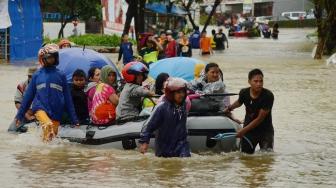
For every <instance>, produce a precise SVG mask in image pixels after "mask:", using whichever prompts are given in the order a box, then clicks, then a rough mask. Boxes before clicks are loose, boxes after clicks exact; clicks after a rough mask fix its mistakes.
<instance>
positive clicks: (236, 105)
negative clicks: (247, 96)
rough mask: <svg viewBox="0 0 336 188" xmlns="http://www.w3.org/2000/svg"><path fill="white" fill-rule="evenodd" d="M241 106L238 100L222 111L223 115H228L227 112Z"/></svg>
mask: <svg viewBox="0 0 336 188" xmlns="http://www.w3.org/2000/svg"><path fill="white" fill-rule="evenodd" d="M241 105H242V104H241V103H240V102H239V101H238V100H236V101H235V102H234V103H233V104H231V105H229V106H228V107H227V108H226V109H225V110H224V112H225V113H229V112H231V111H233V110H234V109H236V108H239V107H241Z"/></svg>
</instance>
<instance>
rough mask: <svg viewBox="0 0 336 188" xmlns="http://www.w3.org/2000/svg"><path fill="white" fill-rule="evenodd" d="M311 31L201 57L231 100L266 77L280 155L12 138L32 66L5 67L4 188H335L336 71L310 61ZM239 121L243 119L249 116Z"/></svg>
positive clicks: (0, 71) (0, 161)
mask: <svg viewBox="0 0 336 188" xmlns="http://www.w3.org/2000/svg"><path fill="white" fill-rule="evenodd" d="M311 31H312V30H311V29H307V30H302V29H301V30H281V29H280V35H279V40H277V41H274V40H267V39H231V40H230V41H229V42H230V48H229V49H228V50H227V51H225V52H224V53H221V54H215V55H214V56H212V57H210V58H204V57H199V56H198V55H197V54H198V52H197V51H194V55H195V56H194V57H195V58H201V59H203V60H204V61H207V62H216V63H218V64H220V66H221V67H222V70H223V72H224V79H225V84H226V85H227V88H228V90H229V91H230V92H239V90H240V89H241V88H243V87H247V73H248V71H249V70H250V69H252V68H261V69H262V70H263V71H264V76H265V78H264V82H265V87H266V88H268V89H270V90H272V91H273V93H274V96H275V103H274V107H273V124H274V128H275V152H274V153H261V152H257V153H256V154H254V155H251V156H248V155H244V154H241V153H239V152H233V153H223V154H211V153H210V154H193V155H192V157H191V158H190V159H161V158H156V157H154V153H153V152H150V153H149V154H146V155H141V154H139V153H138V152H137V151H121V150H113V149H109V148H106V147H99V146H83V145H80V144H75V143H69V142H67V141H63V140H55V141H54V142H53V143H51V144H48V145H47V144H43V143H42V142H41V141H40V138H39V136H38V132H31V133H29V134H24V135H10V134H8V133H7V128H8V125H9V123H10V122H11V121H12V119H13V117H14V115H15V113H16V110H15V107H14V102H13V97H14V93H15V89H16V85H17V83H18V82H19V81H22V80H24V79H25V78H26V76H25V75H26V70H27V68H26V67H17V66H12V65H0V81H1V83H2V86H1V92H0V104H1V108H0V169H1V176H0V183H1V186H0V187H2V188H7V187H8V188H9V187H74V188H75V187H78V188H83V187H146V186H152V187H336V161H335V159H336V147H335V144H336V115H335V114H336V97H335V91H336V84H335V81H336V68H335V67H332V66H330V67H327V66H326V65H325V62H324V61H320V62H319V61H314V60H312V59H311V52H310V51H311V48H312V44H311V42H309V41H308V40H307V39H306V34H308V33H309V32H311ZM115 60H116V57H115V56H113V58H112V61H115ZM235 99H236V98H235V97H234V98H232V99H231V101H233V100H235ZM234 113H235V115H236V116H237V117H239V118H240V119H242V118H243V117H244V116H243V115H244V108H241V109H239V110H236V111H235V112H234Z"/></svg>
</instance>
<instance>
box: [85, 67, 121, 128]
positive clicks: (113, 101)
mask: <svg viewBox="0 0 336 188" xmlns="http://www.w3.org/2000/svg"><path fill="white" fill-rule="evenodd" d="M100 80H101V83H99V84H98V85H97V87H96V92H95V94H94V96H93V100H92V109H91V111H90V116H91V120H92V123H94V124H97V125H108V124H111V123H112V122H113V121H114V120H115V118H116V110H115V109H116V106H117V105H118V102H119V97H118V95H117V93H116V90H117V74H116V72H115V70H114V69H113V68H112V67H111V66H109V65H106V66H104V67H103V68H102V69H101V75H100Z"/></svg>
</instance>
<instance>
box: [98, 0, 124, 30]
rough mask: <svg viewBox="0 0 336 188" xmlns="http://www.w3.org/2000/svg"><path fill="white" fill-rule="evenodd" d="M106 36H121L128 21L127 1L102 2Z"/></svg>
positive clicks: (106, 0)
mask: <svg viewBox="0 0 336 188" xmlns="http://www.w3.org/2000/svg"><path fill="white" fill-rule="evenodd" d="M102 6H103V8H102V9H103V10H102V12H103V24H104V33H105V34H121V33H122V32H123V29H124V23H125V21H126V12H127V8H128V4H127V3H126V1H125V0H102Z"/></svg>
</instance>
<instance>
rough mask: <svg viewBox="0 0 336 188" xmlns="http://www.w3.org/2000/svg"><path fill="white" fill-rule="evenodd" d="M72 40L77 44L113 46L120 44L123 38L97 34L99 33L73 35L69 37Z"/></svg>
mask: <svg viewBox="0 0 336 188" xmlns="http://www.w3.org/2000/svg"><path fill="white" fill-rule="evenodd" d="M69 40H70V41H71V42H74V43H75V44H77V45H81V46H83V45H87V46H112V47H116V46H119V45H120V41H121V38H120V36H117V35H99V34H98V35H97V34H86V35H82V36H77V37H75V36H72V37H69Z"/></svg>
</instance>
